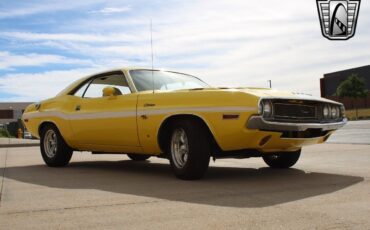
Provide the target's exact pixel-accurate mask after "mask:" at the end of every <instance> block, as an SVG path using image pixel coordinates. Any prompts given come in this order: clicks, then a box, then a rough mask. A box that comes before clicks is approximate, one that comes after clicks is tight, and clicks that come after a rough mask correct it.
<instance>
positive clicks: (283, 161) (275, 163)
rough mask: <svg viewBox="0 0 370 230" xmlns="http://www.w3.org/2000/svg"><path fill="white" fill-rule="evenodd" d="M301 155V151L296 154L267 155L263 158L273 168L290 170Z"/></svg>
mask: <svg viewBox="0 0 370 230" xmlns="http://www.w3.org/2000/svg"><path fill="white" fill-rule="evenodd" d="M300 155H301V149H300V150H298V151H295V152H280V153H276V154H268V153H267V154H265V155H263V156H262V158H263V160H264V161H265V163H266V164H267V165H268V166H270V167H271V168H290V167H292V166H293V165H295V163H297V161H298V159H299V157H300Z"/></svg>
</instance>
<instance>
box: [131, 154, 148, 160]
mask: <svg viewBox="0 0 370 230" xmlns="http://www.w3.org/2000/svg"><path fill="white" fill-rule="evenodd" d="M127 156H128V158H130V159H131V160H133V161H145V160H148V159H149V158H150V156H148V155H142V154H127Z"/></svg>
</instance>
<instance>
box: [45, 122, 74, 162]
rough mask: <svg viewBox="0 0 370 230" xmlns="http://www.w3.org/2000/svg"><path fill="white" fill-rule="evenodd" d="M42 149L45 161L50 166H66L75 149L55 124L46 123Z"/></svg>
mask: <svg viewBox="0 0 370 230" xmlns="http://www.w3.org/2000/svg"><path fill="white" fill-rule="evenodd" d="M40 136H41V140H40V150H41V155H42V158H43V159H44V162H45V163H46V164H47V165H48V166H50V167H62V166H66V165H67V164H68V163H69V161H70V160H71V157H72V153H73V150H72V149H71V148H70V147H69V146H68V145H67V143H66V142H65V141H64V139H63V137H62V135H61V134H60V133H59V130H58V129H57V128H56V127H55V126H54V125H51V124H50V125H49V124H48V125H46V126H45V127H44V128H43V129H42V130H41V135H40Z"/></svg>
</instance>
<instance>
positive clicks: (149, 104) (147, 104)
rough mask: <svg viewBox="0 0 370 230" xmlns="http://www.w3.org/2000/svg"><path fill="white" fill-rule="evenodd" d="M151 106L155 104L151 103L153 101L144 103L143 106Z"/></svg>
mask: <svg viewBox="0 0 370 230" xmlns="http://www.w3.org/2000/svg"><path fill="white" fill-rule="evenodd" d="M153 106H155V104H153V103H145V104H144V107H153Z"/></svg>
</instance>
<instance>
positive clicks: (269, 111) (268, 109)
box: [263, 101, 272, 117]
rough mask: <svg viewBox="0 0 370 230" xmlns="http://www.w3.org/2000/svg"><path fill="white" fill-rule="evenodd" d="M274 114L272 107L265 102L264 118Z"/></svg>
mask: <svg viewBox="0 0 370 230" xmlns="http://www.w3.org/2000/svg"><path fill="white" fill-rule="evenodd" d="M271 114H272V106H271V103H270V102H269V101H265V102H263V116H264V117H269V116H271Z"/></svg>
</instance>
